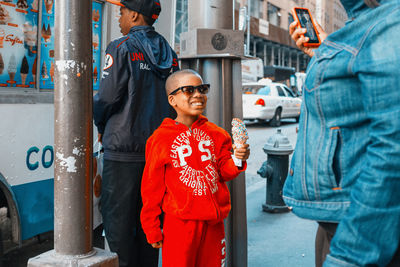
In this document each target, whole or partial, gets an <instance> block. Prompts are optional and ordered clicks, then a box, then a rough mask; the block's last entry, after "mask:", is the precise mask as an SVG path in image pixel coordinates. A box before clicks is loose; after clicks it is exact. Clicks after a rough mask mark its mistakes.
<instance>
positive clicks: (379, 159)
mask: <svg viewBox="0 0 400 267" xmlns="http://www.w3.org/2000/svg"><path fill="white" fill-rule="evenodd" d="M399 18H400V12H399V8H397V9H394V10H393V12H392V13H391V14H390V15H388V16H386V17H385V18H382V19H381V21H380V22H379V23H376V24H375V26H373V27H371V28H370V29H369V31H368V32H367V33H366V35H365V37H366V38H365V41H364V42H363V43H362V45H361V46H360V50H359V53H358V54H357V55H356V57H355V60H354V61H353V62H354V63H353V65H352V66H351V67H352V72H353V74H354V75H355V78H356V79H357V81H358V82H359V83H360V89H361V92H362V99H360V101H362V103H363V107H364V110H363V111H361V112H362V113H363V114H365V115H366V116H367V121H366V123H368V127H369V142H368V145H367V146H366V147H365V150H364V151H365V152H364V155H362V156H363V158H364V159H365V163H364V168H363V170H362V172H361V175H360V177H358V179H357V182H356V183H355V184H354V185H353V188H352V191H351V205H350V207H349V210H348V212H347V214H346V216H345V217H344V218H343V219H342V220H341V221H340V224H339V226H338V228H337V232H336V234H335V236H334V238H333V239H332V242H331V247H330V255H328V257H327V260H326V261H325V264H324V267H331V266H386V265H387V264H388V263H389V262H390V260H391V259H392V257H393V255H394V253H395V252H396V249H397V247H398V246H399V238H400V54H399V51H400V34H399V32H400V20H399Z"/></svg>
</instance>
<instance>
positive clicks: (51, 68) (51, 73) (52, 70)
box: [50, 61, 54, 82]
mask: <svg viewBox="0 0 400 267" xmlns="http://www.w3.org/2000/svg"><path fill="white" fill-rule="evenodd" d="M50 77H51V82H54V62H53V61H52V62H51V65H50Z"/></svg>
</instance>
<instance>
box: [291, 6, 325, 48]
mask: <svg viewBox="0 0 400 267" xmlns="http://www.w3.org/2000/svg"><path fill="white" fill-rule="evenodd" d="M292 13H293V18H294V19H295V20H296V21H297V23H298V24H299V25H300V28H305V29H307V32H306V33H305V34H304V37H308V38H310V39H309V41H308V42H307V43H304V46H305V47H318V46H319V45H320V44H321V40H320V39H319V35H318V31H317V28H316V27H315V24H314V21H313V19H312V17H311V13H310V10H308V8H303V7H295V8H293V10H292Z"/></svg>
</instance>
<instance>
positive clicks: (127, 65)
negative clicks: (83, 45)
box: [93, 26, 178, 162]
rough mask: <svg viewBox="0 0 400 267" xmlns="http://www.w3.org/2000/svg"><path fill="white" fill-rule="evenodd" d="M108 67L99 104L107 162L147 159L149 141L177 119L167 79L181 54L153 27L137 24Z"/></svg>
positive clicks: (118, 43)
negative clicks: (167, 122) (166, 120)
mask: <svg viewBox="0 0 400 267" xmlns="http://www.w3.org/2000/svg"><path fill="white" fill-rule="evenodd" d="M104 65H105V66H104V69H103V74H102V78H101V81H100V89H99V92H98V93H97V94H96V95H95V96H94V103H93V110H94V123H95V125H96V126H97V130H98V132H99V133H100V134H102V135H103V147H104V158H105V159H108V160H114V161H124V162H137V161H144V152H145V145H146V140H147V138H148V137H149V136H150V135H151V134H152V133H153V131H154V130H155V129H156V128H157V127H158V126H159V125H160V124H161V122H162V121H163V119H164V118H166V117H172V116H173V115H174V110H173V109H172V108H171V106H170V105H169V104H168V100H167V95H166V92H165V81H166V79H167V77H168V75H169V74H170V73H171V72H173V71H175V70H178V61H177V56H176V54H175V52H174V51H173V50H172V48H171V47H170V46H169V44H168V42H167V41H166V40H165V39H164V38H163V37H162V36H161V35H160V34H158V33H157V32H155V31H154V28H153V27H150V26H136V27H132V29H131V30H130V32H129V33H128V35H126V36H124V37H121V38H119V39H117V40H114V41H113V42H111V43H110V44H109V45H108V47H107V50H106V59H105V64H104Z"/></svg>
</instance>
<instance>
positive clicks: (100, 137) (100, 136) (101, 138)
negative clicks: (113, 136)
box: [97, 134, 103, 144]
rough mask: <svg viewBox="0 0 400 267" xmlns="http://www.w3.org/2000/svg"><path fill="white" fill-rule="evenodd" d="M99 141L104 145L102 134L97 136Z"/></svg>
mask: <svg viewBox="0 0 400 267" xmlns="http://www.w3.org/2000/svg"><path fill="white" fill-rule="evenodd" d="M97 141H99V143H100V144H102V143H103V135H102V134H97Z"/></svg>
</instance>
